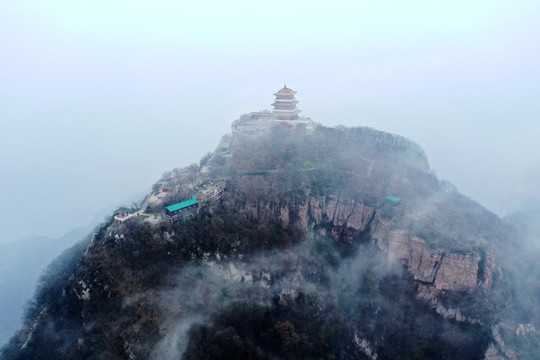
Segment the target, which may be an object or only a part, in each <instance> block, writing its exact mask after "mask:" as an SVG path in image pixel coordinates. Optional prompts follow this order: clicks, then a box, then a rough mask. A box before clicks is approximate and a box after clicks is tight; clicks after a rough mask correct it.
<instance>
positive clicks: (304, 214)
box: [243, 196, 375, 242]
mask: <svg viewBox="0 0 540 360" xmlns="http://www.w3.org/2000/svg"><path fill="white" fill-rule="evenodd" d="M243 211H244V212H245V213H246V215H247V216H249V217H250V218H252V219H257V220H265V221H271V222H276V223H278V224H280V225H281V226H282V227H283V228H293V229H296V230H299V231H301V232H302V233H303V234H307V232H308V231H309V229H310V227H315V226H317V227H325V226H326V227H328V228H329V230H330V234H331V235H332V237H333V238H334V240H336V241H337V240H340V239H342V240H345V241H348V242H350V241H351V240H352V237H353V236H354V235H355V234H356V233H363V232H364V231H365V230H366V229H367V227H368V224H369V223H370V221H371V219H372V218H373V216H374V214H375V209H373V208H370V207H368V206H366V205H364V204H363V203H361V202H358V201H356V200H354V199H350V198H340V197H335V196H323V197H321V198H311V199H309V200H307V201H305V202H301V203H295V204H288V205H284V206H279V205H276V204H270V203H268V202H265V201H261V202H248V203H247V204H246V206H245V208H244V209H243Z"/></svg>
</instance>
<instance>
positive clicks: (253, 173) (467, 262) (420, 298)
mask: <svg viewBox="0 0 540 360" xmlns="http://www.w3.org/2000/svg"><path fill="white" fill-rule="evenodd" d="M285 89H286V88H285ZM265 116H266V115H264V114H261V115H259V113H251V114H248V116H247V117H244V118H242V119H243V120H242V121H243V122H241V123H240V124H239V125H238V124H237V125H236V127H235V126H233V129H236V130H235V133H233V134H232V135H231V134H229V135H225V136H224V137H223V139H222V141H221V142H220V144H219V146H218V147H217V149H216V150H215V151H213V152H211V153H209V154H208V155H207V156H205V157H204V158H203V159H202V160H201V161H200V163H199V164H192V165H190V166H188V167H186V168H178V169H173V170H171V171H167V172H166V173H164V175H163V177H162V179H160V181H158V182H157V183H156V184H154V186H153V190H152V192H151V194H149V196H148V197H147V198H146V200H145V202H144V203H143V204H142V206H141V207H140V208H132V209H129V208H124V209H119V210H118V211H117V212H116V213H115V215H114V217H110V218H108V219H107V221H106V222H105V223H104V224H102V225H101V226H99V227H97V228H96V229H95V231H94V232H93V233H92V234H91V236H89V237H88V238H86V239H85V240H84V241H82V242H81V243H79V244H77V245H76V246H74V247H73V248H71V249H69V250H67V251H66V252H64V254H63V255H62V256H61V257H60V258H58V259H57V260H55V261H54V262H53V263H52V264H51V265H50V266H49V267H48V269H47V271H46V272H45V273H44V275H43V277H42V278H41V280H40V283H39V286H38V289H37V292H36V296H35V298H34V299H33V301H32V302H31V303H30V304H29V306H28V308H27V309H26V317H25V321H24V325H23V327H22V328H21V329H20V330H19V331H18V332H17V333H16V334H15V335H14V336H13V337H12V339H11V340H10V342H9V344H8V345H6V346H5V347H4V348H3V350H2V358H3V359H6V360H7V359H30V358H51V359H52V358H54V359H101V358H107V359H124V358H132V359H146V358H150V359H180V358H183V359H275V358H282V359H307V358H313V359H321V358H322V359H405V358H409V359H458V358H459V359H483V358H486V359H506V358H523V359H534V358H536V356H537V354H538V353H539V351H540V349H539V346H538V344H539V340H540V337H539V333H538V332H537V330H536V329H539V328H540V318H539V314H538V311H537V309H538V308H539V306H540V281H539V280H540V273H539V270H538V267H537V266H536V260H537V257H536V254H535V253H533V252H530V251H529V248H528V247H527V246H526V239H525V227H524V225H520V223H519V222H515V221H509V220H508V219H506V220H501V219H500V218H499V217H497V216H496V215H494V214H493V213H491V212H489V211H488V210H486V209H485V208H483V207H482V206H481V205H479V204H477V203H476V202H474V201H473V200H472V199H470V198H468V197H466V196H463V195H461V194H460V193H459V192H457V190H456V189H455V187H454V186H452V184H450V183H448V182H443V181H439V180H438V179H437V177H436V176H435V175H434V173H433V172H432V171H431V170H430V167H429V163H428V160H427V157H426V154H425V152H424V151H423V149H422V148H421V147H420V146H419V145H417V144H415V143H414V142H412V141H410V140H408V139H406V138H404V137H401V136H398V135H393V134H389V133H385V132H381V131H377V130H374V129H371V128H366V127H356V128H346V127H336V128H329V127H325V126H322V125H318V124H314V123H312V122H311V121H308V120H305V121H304V122H300V121H299V122H298V125H296V122H295V121H296V120H294V121H292V123H293V124H294V125H295V127H296V128H295V129H288V128H287V127H288V125H290V124H291V121H290V120H288V119H285V120H283V119H281V120H280V119H279V117H278V118H277V119H276V118H273V119H271V120H268V121H267V120H265V119H266V118H265ZM254 117H256V118H257V119H256V120H255V123H254V124H251V125H250V124H249V122H250V121H251V122H253V121H254V120H253V119H254ZM261 117H262V118H261ZM300 120H301V119H300ZM265 121H266V122H265ZM274 123H277V124H278V125H281V126H275V124H274ZM239 129H242V130H239ZM250 132H251V133H250ZM522 224H523V223H522ZM527 233H530V231H528V230H527Z"/></svg>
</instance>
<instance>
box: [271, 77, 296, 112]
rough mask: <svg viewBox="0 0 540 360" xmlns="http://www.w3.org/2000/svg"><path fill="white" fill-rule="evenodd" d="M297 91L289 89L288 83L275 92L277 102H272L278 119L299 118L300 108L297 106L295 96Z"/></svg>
mask: <svg viewBox="0 0 540 360" xmlns="http://www.w3.org/2000/svg"><path fill="white" fill-rule="evenodd" d="M294 94H296V91H294V90H292V89H289V88H288V87H287V85H285V86H284V87H283V89H281V90H279V91H278V92H277V93H275V94H274V96H275V97H276V100H275V102H274V103H273V104H272V106H273V107H274V110H273V111H272V113H273V114H274V116H275V118H276V120H289V121H290V120H298V113H300V110H298V109H297V108H296V104H298V101H296V99H295V98H294Z"/></svg>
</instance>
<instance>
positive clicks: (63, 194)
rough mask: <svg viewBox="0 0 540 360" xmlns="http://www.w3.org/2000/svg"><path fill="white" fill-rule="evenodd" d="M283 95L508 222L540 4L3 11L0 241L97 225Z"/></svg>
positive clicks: (524, 136) (77, 5) (530, 150)
mask: <svg viewBox="0 0 540 360" xmlns="http://www.w3.org/2000/svg"><path fill="white" fill-rule="evenodd" d="M285 82H286V83H287V85H288V86H289V87H291V88H293V89H294V90H296V91H298V94H297V98H298V100H299V101H300V104H299V107H300V109H301V110H302V115H305V116H310V117H311V118H313V119H314V120H315V121H317V122H321V123H323V124H326V125H338V124H345V125H349V126H357V125H366V126H371V127H375V128H377V129H381V130H385V131H390V132H394V133H398V134H401V135H405V136H407V137H410V138H411V139H413V140H414V141H416V142H418V143H419V144H420V145H421V146H423V147H424V148H425V149H426V151H427V153H428V156H429V159H430V163H431V165H432V167H433V168H434V169H435V170H436V171H437V173H438V174H439V176H440V177H441V178H444V179H449V180H450V181H452V182H453V183H455V184H456V185H457V186H458V188H459V189H460V190H461V191H462V192H463V193H465V194H467V195H469V196H471V197H473V198H474V199H476V200H478V201H479V202H481V203H482V204H483V205H484V206H486V207H488V208H489V209H491V210H493V211H495V212H498V213H504V211H505V203H506V201H508V199H509V198H511V195H512V191H511V186H512V184H514V183H515V182H516V181H517V179H518V178H519V177H520V175H521V174H522V173H523V172H524V171H525V170H526V169H527V167H528V166H529V165H530V164H532V163H534V162H536V161H538V160H539V159H540V146H539V145H538V138H539V135H540V122H539V115H540V108H539V101H538V96H539V94H540V91H539V90H540V2H539V1H537V0H535V1H513V2H510V1H494V0H491V1H452V2H446V1H445V2H443V1H433V0H431V1H407V2H405V1H369V2H362V1H342V2H339V1H336V2H318V1H279V0H276V1H253V0H251V1H199V2H195V1H190V2H187V1H186V2H184V1H162V0H155V1H134V0H131V1H117V0H107V1H96V0H93V1H86V0H79V1H59V0H47V1H30V0H29V1H4V0H0V99H1V100H0V105H1V106H0V121H1V129H0V198H1V202H0V241H8V240H16V239H17V238H20V237H23V236H26V235H29V234H31V233H39V234H42V235H48V236H57V235H61V234H62V233H64V232H66V231H67V230H69V229H72V228H74V227H77V226H79V225H82V224H88V223H89V222H90V220H91V219H92V217H93V215H94V214H95V213H96V212H97V211H98V210H99V209H101V208H103V207H106V206H107V205H109V204H111V203H115V202H117V201H118V200H121V199H124V198H126V197H129V196H130V195H132V194H134V193H137V192H140V191H141V190H143V189H145V188H147V187H149V186H151V185H152V183H153V182H155V181H156V180H157V179H158V178H159V177H160V175H161V174H162V173H163V172H164V171H165V170H169V169H171V168H174V167H179V166H185V165H188V164H189V163H192V162H198V160H199V159H200V157H201V156H202V155H204V154H205V153H206V152H208V151H210V150H212V149H213V148H214V146H215V145H216V144H217V142H218V140H219V138H220V137H221V135H223V134H224V133H226V132H227V131H229V129H230V123H231V121H232V120H234V119H235V118H237V117H238V116H239V115H240V114H242V113H245V112H250V111H257V110H262V109H269V108H270V104H271V103H272V101H273V97H272V93H274V92H275V91H276V90H278V89H279V88H280V87H281V86H282V85H283V83H285ZM514 205H515V204H514Z"/></svg>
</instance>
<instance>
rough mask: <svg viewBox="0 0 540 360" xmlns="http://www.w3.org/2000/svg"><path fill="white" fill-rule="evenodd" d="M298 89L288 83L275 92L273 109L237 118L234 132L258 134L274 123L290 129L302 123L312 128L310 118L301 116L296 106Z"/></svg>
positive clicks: (233, 128) (307, 127) (233, 126)
mask: <svg viewBox="0 0 540 360" xmlns="http://www.w3.org/2000/svg"><path fill="white" fill-rule="evenodd" d="M295 94H296V91H294V90H292V89H289V88H288V87H287V85H285V86H284V87H283V89H281V90H279V91H278V92H277V93H275V94H274V96H275V97H276V99H275V100H274V103H273V104H272V106H273V108H274V109H273V110H272V112H271V113H270V112H269V111H267V110H266V111H263V112H252V113H249V114H246V115H242V117H241V118H240V119H238V120H235V121H234V122H233V124H232V130H233V133H244V134H258V133H261V132H265V131H267V130H268V129H269V128H270V127H271V126H272V125H281V126H282V127H285V128H288V129H296V127H297V125H299V124H302V125H304V126H305V127H306V129H308V130H310V129H312V122H311V119H309V118H303V117H299V116H298V114H299V113H300V110H298V109H297V108H296V104H298V101H296V99H295V98H294V95H295Z"/></svg>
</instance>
